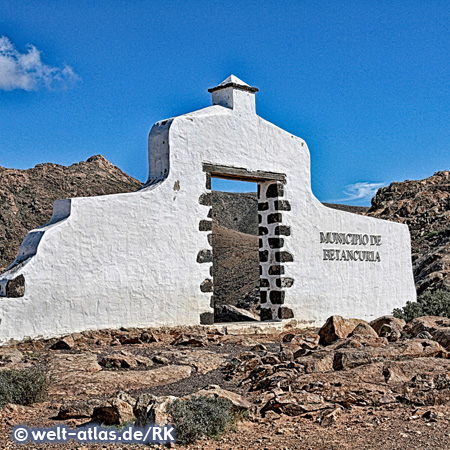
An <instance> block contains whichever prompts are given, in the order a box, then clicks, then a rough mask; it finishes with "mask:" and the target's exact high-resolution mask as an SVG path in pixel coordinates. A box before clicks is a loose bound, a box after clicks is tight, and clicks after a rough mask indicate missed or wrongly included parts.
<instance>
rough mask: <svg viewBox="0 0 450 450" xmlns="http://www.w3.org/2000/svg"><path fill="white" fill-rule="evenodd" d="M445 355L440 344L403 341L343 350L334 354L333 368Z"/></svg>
mask: <svg viewBox="0 0 450 450" xmlns="http://www.w3.org/2000/svg"><path fill="white" fill-rule="evenodd" d="M444 354H446V352H445V349H444V348H443V347H442V346H441V345H440V344H439V343H437V342H435V341H430V340H426V339H414V340H408V341H402V342H400V343H395V344H394V343H393V344H391V345H389V346H387V347H366V348H364V349H355V348H341V349H339V350H336V352H335V353H334V359H333V368H334V370H347V369H353V368H354V367H358V366H363V365H367V364H372V363H374V362H380V361H396V360H401V359H406V358H411V359H412V358H430V357H431V358H433V357H436V356H441V357H442V355H444Z"/></svg>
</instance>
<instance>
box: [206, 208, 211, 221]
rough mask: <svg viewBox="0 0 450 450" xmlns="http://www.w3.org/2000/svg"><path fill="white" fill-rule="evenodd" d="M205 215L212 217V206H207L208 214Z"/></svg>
mask: <svg viewBox="0 0 450 450" xmlns="http://www.w3.org/2000/svg"><path fill="white" fill-rule="evenodd" d="M206 217H209V218H210V219H212V208H209V211H208V215H207V216H206Z"/></svg>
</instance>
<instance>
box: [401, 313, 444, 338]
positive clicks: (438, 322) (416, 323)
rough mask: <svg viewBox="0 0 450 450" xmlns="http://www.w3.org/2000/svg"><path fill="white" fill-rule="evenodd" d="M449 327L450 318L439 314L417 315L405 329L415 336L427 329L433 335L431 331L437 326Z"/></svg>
mask: <svg viewBox="0 0 450 450" xmlns="http://www.w3.org/2000/svg"><path fill="white" fill-rule="evenodd" d="M447 327H450V319H449V318H447V317H440V316H423V317H417V318H416V319H414V320H412V321H411V322H409V323H408V324H407V325H406V326H405V331H406V332H407V333H408V334H410V335H411V336H417V335H418V334H419V333H420V332H422V331H428V333H430V334H431V335H433V331H435V330H436V329H438V328H447Z"/></svg>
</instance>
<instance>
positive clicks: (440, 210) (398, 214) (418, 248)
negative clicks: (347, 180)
mask: <svg viewBox="0 0 450 450" xmlns="http://www.w3.org/2000/svg"><path fill="white" fill-rule="evenodd" d="M368 215H370V216H372V217H378V218H380V219H386V220H393V221H395V222H401V223H405V224H407V225H408V226H409V229H410V232H411V244H412V260H413V270H414V279H415V281H416V287H417V291H418V293H421V292H423V291H425V290H427V289H438V288H450V172H449V171H443V172H437V173H435V174H434V175H433V176H431V177H429V178H425V179H424V180H417V181H410V180H406V181H403V182H401V183H392V184H391V185H390V186H387V187H384V188H381V189H380V190H379V191H378V192H377V194H376V196H375V197H374V198H373V199H372V207H371V209H370V210H369V212H368Z"/></svg>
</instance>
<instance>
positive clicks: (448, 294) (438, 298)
mask: <svg viewBox="0 0 450 450" xmlns="http://www.w3.org/2000/svg"><path fill="white" fill-rule="evenodd" d="M392 314H393V315H394V316H395V317H398V318H399V319H404V320H406V322H410V321H411V320H413V319H415V318H416V317H421V316H443V317H450V291H449V290H442V289H440V290H436V291H426V292H425V293H424V294H422V295H420V296H419V297H418V298H417V302H407V303H406V305H405V306H404V307H403V308H396V309H394V311H393V313H392Z"/></svg>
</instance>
